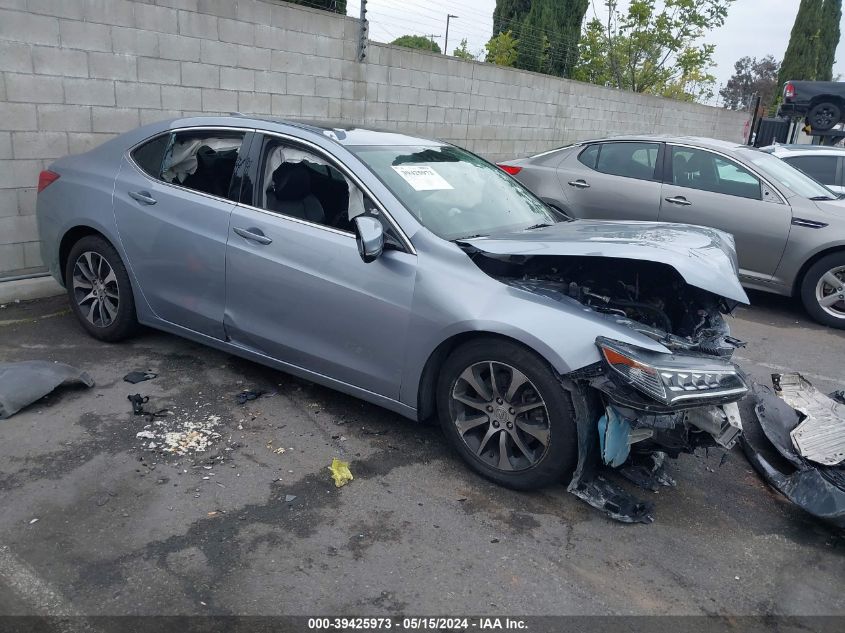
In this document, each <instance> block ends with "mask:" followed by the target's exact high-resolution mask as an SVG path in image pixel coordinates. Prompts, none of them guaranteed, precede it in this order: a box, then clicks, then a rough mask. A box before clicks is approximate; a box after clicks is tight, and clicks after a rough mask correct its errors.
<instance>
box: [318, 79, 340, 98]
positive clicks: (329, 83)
mask: <svg viewBox="0 0 845 633" xmlns="http://www.w3.org/2000/svg"><path fill="white" fill-rule="evenodd" d="M315 81H316V83H315V89H314V94H315V95H317V96H318V97H331V98H333V99H340V97H341V95H342V84H341V82H340V80H339V79H328V78H326V77H317V78H316V80H315Z"/></svg>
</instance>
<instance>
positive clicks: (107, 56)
mask: <svg viewBox="0 0 845 633" xmlns="http://www.w3.org/2000/svg"><path fill="white" fill-rule="evenodd" d="M88 73H89V75H90V76H91V77H94V78H98V79H119V80H120V81H135V80H137V79H138V61H137V58H136V57H135V56H134V55H121V54H119V53H88Z"/></svg>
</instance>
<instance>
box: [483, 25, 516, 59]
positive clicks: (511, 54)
mask: <svg viewBox="0 0 845 633" xmlns="http://www.w3.org/2000/svg"><path fill="white" fill-rule="evenodd" d="M518 44H519V40H517V39H514V37H513V33H511V31H505V32H504V33H499V34H498V35H495V36H493V37H491V38H490V41H489V42H487V44H485V45H484V48H486V49H487V61H488V62H492V63H493V64H498V65H499V66H513V65H514V62H516V58H517V55H518V53H517V48H516V47H517V45H518Z"/></svg>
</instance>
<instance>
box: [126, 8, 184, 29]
mask: <svg viewBox="0 0 845 633" xmlns="http://www.w3.org/2000/svg"><path fill="white" fill-rule="evenodd" d="M135 26H136V27H137V28H139V29H143V30H145V31H155V32H157V33H176V32H178V31H179V17H178V13H177V12H176V9H171V8H169V7H159V6H156V5H153V4H141V3H139V2H136V3H135Z"/></svg>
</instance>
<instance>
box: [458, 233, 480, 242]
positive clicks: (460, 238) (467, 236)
mask: <svg viewBox="0 0 845 633" xmlns="http://www.w3.org/2000/svg"><path fill="white" fill-rule="evenodd" d="M476 237H487V236H486V235H484V234H483V233H478V234H477V235H462V236H461V237H456V238H455V239H453V240H452V241H453V242H462V241H463V240H474V239H475V238H476Z"/></svg>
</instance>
